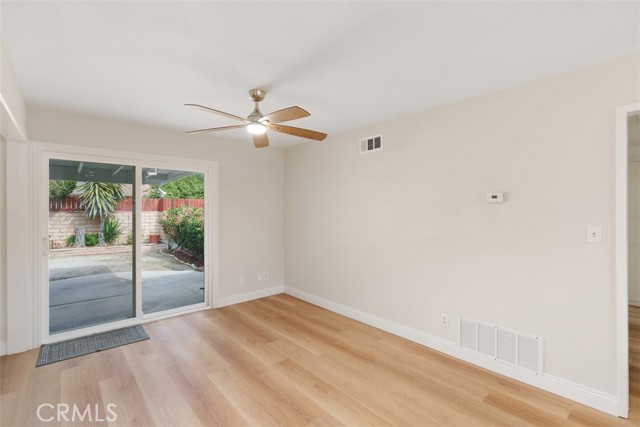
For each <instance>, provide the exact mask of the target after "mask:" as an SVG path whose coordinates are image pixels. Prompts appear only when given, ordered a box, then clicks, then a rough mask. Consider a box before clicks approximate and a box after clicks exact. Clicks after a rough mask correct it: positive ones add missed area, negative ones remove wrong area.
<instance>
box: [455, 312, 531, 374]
mask: <svg viewBox="0 0 640 427" xmlns="http://www.w3.org/2000/svg"><path fill="white" fill-rule="evenodd" d="M458 345H459V346H460V347H461V348H466V349H468V350H471V351H474V352H477V353H482V354H485V355H487V356H489V357H492V358H493V359H494V360H496V361H499V362H503V363H507V364H509V365H513V366H518V367H520V368H524V369H526V370H528V371H530V372H532V373H534V374H536V375H539V374H542V338H540V337H536V336H533V335H528V334H525V333H522V332H517V331H512V330H509V329H506V328H503V327H501V326H496V325H490V324H488V323H483V322H478V321H476V320H473V319H469V318H465V317H459V318H458Z"/></svg>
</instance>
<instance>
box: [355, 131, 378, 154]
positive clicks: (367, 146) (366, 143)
mask: <svg viewBox="0 0 640 427" xmlns="http://www.w3.org/2000/svg"><path fill="white" fill-rule="evenodd" d="M380 149H382V134H380V135H374V136H368V137H366V138H363V139H361V140H360V154H362V153H368V152H369V151H375V150H380Z"/></svg>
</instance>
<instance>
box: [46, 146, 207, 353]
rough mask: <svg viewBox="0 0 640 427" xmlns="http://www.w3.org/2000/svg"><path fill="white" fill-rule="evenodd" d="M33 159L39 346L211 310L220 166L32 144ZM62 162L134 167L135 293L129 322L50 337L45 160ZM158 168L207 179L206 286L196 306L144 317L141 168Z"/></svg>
mask: <svg viewBox="0 0 640 427" xmlns="http://www.w3.org/2000/svg"><path fill="white" fill-rule="evenodd" d="M36 156H37V162H36V164H37V170H36V179H37V184H36V187H37V191H36V194H37V196H36V197H37V200H36V212H37V221H38V232H37V233H36V235H37V242H35V243H36V245H37V246H36V247H37V248H38V250H37V251H36V254H35V256H36V257H37V258H38V262H37V263H36V265H37V270H38V273H37V274H38V276H37V280H36V282H35V283H36V289H35V292H34V295H36V300H37V301H36V306H37V314H38V316H37V319H38V320H37V325H38V337H37V338H38V345H41V344H47V343H51V342H56V341H61V340H65V339H70V338H76V337H79V336H85V335H88V334H92V333H97V332H104V331H107V330H112V329H117V328H122V327H126V326H131V325H135V324H139V323H144V322H148V321H152V320H159V319H162V318H167V317H173V316H177V315H180V314H185V313H190V312H194V311H200V310H205V309H208V308H211V307H214V303H215V301H217V299H218V289H219V273H218V271H219V254H218V248H219V244H218V235H219V234H218V163H217V162H215V161H205V160H197V159H187V158H179V157H166V156H158V155H148V154H144V153H129V152H122V151H112V150H104V149H93V148H87V147H76V146H68V145H58V144H45V143H39V144H37V145H36ZM50 159H63V160H72V161H84V162H93V163H109V164H119V165H127V166H133V167H134V171H135V178H134V206H135V211H134V212H135V215H134V218H135V234H136V236H135V238H134V248H133V249H134V252H133V253H134V254H135V262H134V263H133V269H134V274H133V278H134V283H133V289H134V292H135V307H134V308H135V316H134V317H132V318H129V319H124V320H118V321H114V322H109V323H105V324H99V325H94V326H88V327H86V328H81V329H75V330H71V331H65V332H60V333H56V334H50V333H49V271H48V261H49V260H48V258H49V249H48V247H49V160H50ZM143 167H145V168H148V167H152V168H153V167H157V168H164V169H176V170H184V171H189V172H197V173H203V174H204V176H205V196H204V203H205V208H204V209H205V217H204V226H205V270H204V282H205V284H204V288H205V293H204V294H205V298H204V302H203V303H199V304H194V305H191V306H187V307H183V308H182V307H181V308H176V309H172V310H166V311H161V312H157V313H151V314H149V315H144V314H143V313H142V265H141V256H142V241H141V239H140V238H139V236H138V235H139V234H140V230H142V215H140V214H141V209H142V192H141V189H142V168H143Z"/></svg>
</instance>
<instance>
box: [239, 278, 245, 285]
mask: <svg viewBox="0 0 640 427" xmlns="http://www.w3.org/2000/svg"><path fill="white" fill-rule="evenodd" d="M238 285H244V277H243V276H240V277H238Z"/></svg>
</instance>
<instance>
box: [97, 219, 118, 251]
mask: <svg viewBox="0 0 640 427" xmlns="http://www.w3.org/2000/svg"><path fill="white" fill-rule="evenodd" d="M102 234H104V241H105V243H106V244H107V245H112V244H113V243H114V242H115V241H116V239H117V238H118V237H120V235H121V234H122V228H121V227H120V221H119V220H117V219H116V218H107V219H105V220H104V222H103V223H102Z"/></svg>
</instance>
